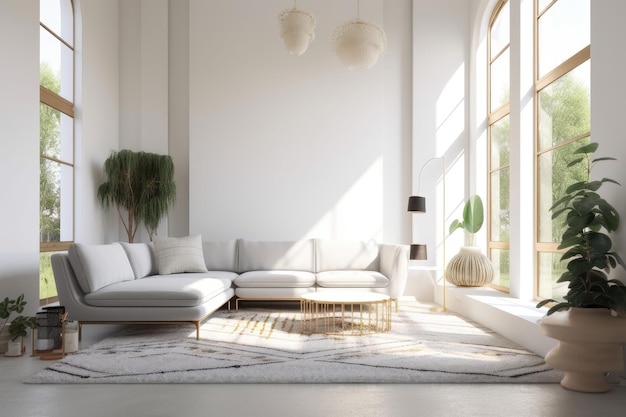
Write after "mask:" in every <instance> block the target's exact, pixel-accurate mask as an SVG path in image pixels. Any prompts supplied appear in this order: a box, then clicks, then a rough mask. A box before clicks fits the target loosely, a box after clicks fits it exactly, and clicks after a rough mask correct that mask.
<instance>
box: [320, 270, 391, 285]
mask: <svg viewBox="0 0 626 417" xmlns="http://www.w3.org/2000/svg"><path fill="white" fill-rule="evenodd" d="M317 285H319V286H320V287H324V288H384V287H386V286H387V285H389V279H387V277H385V276H384V275H383V274H381V273H380V272H377V271H326V272H319V273H318V274H317Z"/></svg>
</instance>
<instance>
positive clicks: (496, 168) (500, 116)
mask: <svg viewBox="0 0 626 417" xmlns="http://www.w3.org/2000/svg"><path fill="white" fill-rule="evenodd" d="M510 26H511V25H510V12H509V2H508V0H502V1H500V2H499V3H498V4H497V6H496V8H495V9H494V11H493V14H492V16H491V19H490V22H489V37H488V59H489V63H488V69H487V74H488V75H487V76H488V83H487V85H488V90H489V91H488V94H487V107H488V109H487V111H488V113H487V115H488V116H487V117H488V130H487V132H488V133H487V137H488V148H487V149H488V150H487V152H488V158H487V165H488V166H487V171H488V175H487V182H488V190H489V192H488V197H487V201H488V202H487V213H488V218H489V219H490V221H489V222H488V224H487V236H488V238H487V251H488V254H489V257H490V259H491V261H492V263H493V266H494V269H495V278H494V281H493V283H492V285H494V286H495V287H498V288H500V289H502V290H505V291H508V289H509V287H510V280H509V216H510V195H509V194H510V193H509V189H510V187H509V175H510V158H509V149H510V146H509V142H510V126H509V125H510V122H509V121H510V111H511V110H510V96H511V88H510V87H511V76H510V72H511V57H510V49H511V48H510V39H511V37H510Z"/></svg>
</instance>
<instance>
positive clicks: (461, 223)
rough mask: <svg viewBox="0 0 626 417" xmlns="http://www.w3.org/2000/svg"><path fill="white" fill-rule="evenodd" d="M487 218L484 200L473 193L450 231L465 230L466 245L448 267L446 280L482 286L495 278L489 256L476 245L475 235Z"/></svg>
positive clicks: (451, 225) (470, 285)
mask: <svg viewBox="0 0 626 417" xmlns="http://www.w3.org/2000/svg"><path fill="white" fill-rule="evenodd" d="M484 219H485V215H484V209H483V201H482V199H481V198H480V196H479V195H472V196H471V197H470V198H468V199H467V201H466V202H465V206H464V208H463V219H461V220H454V221H453V222H452V224H450V230H449V232H450V233H452V232H454V231H455V230H457V229H463V230H465V246H462V247H461V248H460V249H459V253H458V254H456V255H454V256H453V257H452V259H450V262H448V266H447V267H446V280H447V281H448V282H451V283H452V284H455V285H458V286H463V287H482V286H484V285H487V284H489V283H491V281H492V280H493V265H492V264H491V261H490V260H489V258H487V257H486V256H485V255H483V254H482V253H481V252H480V248H479V247H476V246H474V236H475V234H476V233H478V231H479V230H480V229H481V227H482V225H483V222H484Z"/></svg>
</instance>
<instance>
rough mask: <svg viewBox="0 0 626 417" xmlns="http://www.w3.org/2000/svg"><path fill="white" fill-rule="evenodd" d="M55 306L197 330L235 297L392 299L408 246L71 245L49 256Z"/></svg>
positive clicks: (182, 241)
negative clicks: (344, 294)
mask: <svg viewBox="0 0 626 417" xmlns="http://www.w3.org/2000/svg"><path fill="white" fill-rule="evenodd" d="M52 268H53V272H54V278H55V281H56V285H57V290H58V293H59V301H60V304H61V305H63V306H64V307H65V309H66V311H67V312H68V313H69V314H68V318H69V319H70V320H76V321H78V322H79V323H80V325H81V326H82V324H89V323H114V322H133V323H164V322H186V323H194V324H195V325H196V328H197V330H198V335H199V328H200V323H201V322H202V321H203V320H204V319H206V318H207V317H208V316H209V315H210V314H211V313H213V312H214V311H215V310H217V309H218V308H220V307H221V306H223V305H224V304H226V303H228V304H229V308H230V300H231V299H233V297H235V300H236V301H237V307H239V305H238V304H239V301H240V300H297V299H299V298H300V296H301V295H302V294H304V293H308V292H312V291H329V290H333V291H341V290H350V291H375V292H380V293H384V294H387V295H389V296H390V297H391V298H392V299H396V300H397V298H398V297H400V296H401V295H402V292H403V291H404V287H405V285H406V279H407V270H408V247H407V246H405V245H394V244H381V243H376V242H374V241H334V240H324V239H306V240H299V241H289V242H283V241H281V242H275V241H251V240H245V239H237V240H230V241H224V242H202V240H201V237H200V235H196V236H189V237H185V238H158V237H157V238H155V242H154V243H150V244H147V243H133V244H129V243H124V242H119V243H112V244H107V245H88V244H80V243H75V244H73V245H72V246H71V247H70V248H69V250H68V252H62V253H57V254H54V255H52Z"/></svg>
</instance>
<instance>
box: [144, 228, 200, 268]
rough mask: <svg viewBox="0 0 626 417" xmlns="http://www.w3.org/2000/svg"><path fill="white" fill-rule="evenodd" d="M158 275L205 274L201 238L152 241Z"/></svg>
mask: <svg viewBox="0 0 626 417" xmlns="http://www.w3.org/2000/svg"><path fill="white" fill-rule="evenodd" d="M152 242H153V243H154V256H155V257H156V262H157V266H158V267H159V274H161V275H168V274H178V273H182V272H207V269H206V264H205V263H204V252H203V251H202V236H200V235H194V236H186V237H160V236H155V237H154V238H153V239H152Z"/></svg>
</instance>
